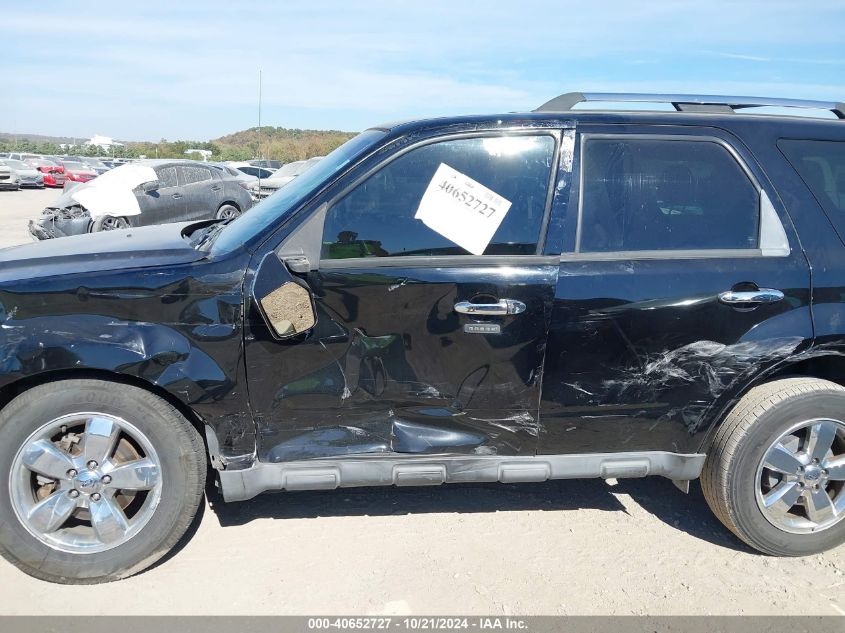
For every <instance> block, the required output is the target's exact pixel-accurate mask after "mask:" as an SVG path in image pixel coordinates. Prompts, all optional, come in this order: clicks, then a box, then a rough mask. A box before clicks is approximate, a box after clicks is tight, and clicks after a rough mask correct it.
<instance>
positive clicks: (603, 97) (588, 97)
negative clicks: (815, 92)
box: [534, 92, 845, 119]
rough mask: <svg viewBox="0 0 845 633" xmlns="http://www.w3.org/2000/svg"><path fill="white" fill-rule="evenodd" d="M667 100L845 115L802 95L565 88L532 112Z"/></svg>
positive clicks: (705, 106) (708, 108)
mask: <svg viewBox="0 0 845 633" xmlns="http://www.w3.org/2000/svg"><path fill="white" fill-rule="evenodd" d="M596 101H605V102H616V103H671V104H672V106H673V107H674V108H675V110H677V111H678V112H720V113H732V112H734V111H735V110H741V109H743V108H762V107H776V108H807V109H814V110H827V111H829V112H832V113H833V114H835V115H836V117H837V118H839V119H845V103H835V102H832V101H807V100H803V99H772V98H768V97H726V96H717V95H673V94H646V93H624V92H620V93H615V92H567V93H566V94H562V95H560V96H557V97H555V98H554V99H552V100H551V101H547V102H546V103H544V104H543V105H541V106H540V107H539V108H537V109H536V110H534V112H566V111H569V110H572V109H573V107H574V106H575V105H576V104H578V103H587V102H596Z"/></svg>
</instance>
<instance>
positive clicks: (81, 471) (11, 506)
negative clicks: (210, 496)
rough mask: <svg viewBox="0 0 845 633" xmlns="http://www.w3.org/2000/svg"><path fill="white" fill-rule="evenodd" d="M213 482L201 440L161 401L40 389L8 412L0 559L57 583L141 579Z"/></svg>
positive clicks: (3, 432)
mask: <svg viewBox="0 0 845 633" xmlns="http://www.w3.org/2000/svg"><path fill="white" fill-rule="evenodd" d="M205 473H206V460H205V451H204V448H203V444H202V440H201V439H200V437H199V434H198V433H197V431H196V429H194V427H193V426H191V424H190V423H189V422H188V421H187V420H186V419H185V418H184V417H183V416H182V415H181V414H180V413H179V412H178V411H176V410H175V409H174V408H173V407H172V406H171V405H169V404H168V403H167V402H165V401H164V400H162V399H161V398H159V397H157V396H155V395H153V394H151V393H149V392H147V391H144V390H142V389H139V388H137V387H132V386H129V385H123V384H117V383H110V382H105V381H99V380H65V381H60V382H55V383H50V384H46V385H42V386H39V387H35V388H33V389H31V390H29V391H27V392H25V393H23V394H21V395H20V396H18V397H17V398H15V399H14V400H13V401H12V402H10V403H9V404H8V405H7V406H6V407H5V408H4V409H3V410H2V411H0V474H2V475H3V477H4V479H5V480H6V481H8V494H2V495H0V523H2V524H3V526H4V528H3V530H2V531H0V550H2V553H3V555H4V556H5V557H6V558H7V559H8V560H10V561H11V562H12V563H14V564H15V565H17V566H18V567H19V568H21V569H22V570H23V571H25V572H26V573H28V574H30V575H32V576H35V577H37V578H42V579H44V580H49V581H53V582H61V583H73V584H88V583H97V582H107V581H110V580H117V579H119V578H124V577H126V576H129V575H132V574H134V573H137V572H139V571H141V570H143V569H145V568H147V567H149V566H150V565H152V564H153V563H154V562H156V561H157V560H158V559H159V558H161V557H162V556H163V555H164V554H166V553H167V552H168V551H169V550H170V549H171V548H172V547H173V546H174V545H175V544H176V542H177V541H178V540H179V538H180V537H181V536H182V534H184V532H185V530H186V529H187V527H188V526H189V525H190V522H191V520H192V519H193V517H194V515H195V513H196V510H197V507H198V505H199V502H200V500H201V498H202V494H203V490H204V484H205Z"/></svg>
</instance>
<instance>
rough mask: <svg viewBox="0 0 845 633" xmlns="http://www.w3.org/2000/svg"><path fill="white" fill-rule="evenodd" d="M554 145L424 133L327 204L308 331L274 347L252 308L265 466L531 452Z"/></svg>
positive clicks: (551, 137) (529, 138)
mask: <svg viewBox="0 0 845 633" xmlns="http://www.w3.org/2000/svg"><path fill="white" fill-rule="evenodd" d="M570 140H571V139H570ZM559 143H560V134H559V133H558V132H556V131H543V132H541V133H531V134H519V135H512V136H503V135H502V134H501V133H498V134H497V133H490V134H472V135H469V136H453V137H442V138H437V139H431V140H427V141H425V142H423V143H420V144H418V145H416V146H412V147H406V148H405V149H403V150H401V151H399V152H396V153H394V154H392V155H391V156H390V157H388V158H386V159H385V160H384V162H382V163H381V165H380V166H379V167H378V168H376V169H374V170H373V171H371V172H370V173H368V174H367V175H365V176H362V177H360V178H359V179H358V180H357V181H355V182H350V183H348V184H347V185H346V188H345V190H343V191H342V193H339V194H338V195H336V196H335V197H334V198H333V199H331V200H330V201H328V203H327V204H326V205H325V206H322V207H321V209H319V210H318V211H317V215H316V216H315V217H316V218H317V220H316V221H317V222H318V224H317V225H316V226H317V231H316V235H317V236H319V235H320V234H321V235H322V247H320V245H319V244H318V245H317V246H316V252H317V253H320V252H321V258H320V261H319V266H318V270H313V271H311V272H309V273H307V274H303V275H302V280H303V281H305V282H307V284H308V286H309V288H310V289H311V291H312V294H313V298H314V304H315V307H316V312H317V324H316V326H315V328H314V330H313V332H311V333H310V334H309V335H308V336H306V337H298V338H296V339H291V340H286V341H276V340H273V339H272V337H271V336H270V335H269V334H268V332H267V328H266V327H265V326H264V324H263V322H262V320H261V317H260V316H259V315H258V314H257V313H256V312H255V311H251V312H250V313H249V316H248V324H247V326H248V332H247V337H246V345H247V347H246V358H247V372H248V375H249V377H250V388H249V390H250V401H251V404H252V408H253V412H254V414H255V415H256V416H258V419H259V420H260V421H261V422H260V427H261V432H260V438H259V443H260V447H259V457H260V459H262V460H267V461H290V460H295V459H302V458H305V457H322V456H331V455H342V454H355V453H407V454H419V453H428V454H476V455H496V454H499V455H516V454H534V453H535V451H536V445H537V435H538V419H537V411H538V406H539V398H540V378H541V375H542V364H543V355H544V350H545V343H546V332H547V327H548V323H549V315H550V309H551V302H552V297H553V292H554V287H555V281H556V278H557V271H558V258H557V257H548V256H544V255H542V252H543V250H542V248H543V241H544V235H545V228H546V224H547V217H548V216H547V214H548V210H549V208H550V206H551V202H552V198H553V193H554V191H555V188H554V186H553V179H554V176H555V175H556V173H557V169H556V165H557V156H558V149H559V147H558V146H559ZM570 152H571V148H570ZM570 155H571V153H570ZM476 216H478V217H476ZM479 218H480V219H481V220H480V221H479V222H476V220H478V219H479ZM490 218H493V219H494V220H495V223H496V224H497V226H493V225H492V224H489V223H488V222H487V220H488V219H490ZM461 226H463V228H460V227H461ZM467 227H475V230H468V228H467ZM484 231H492V232H489V233H487V234H485V233H484ZM307 232H310V229H309V230H308V231H306V233H307ZM317 239H319V237H318V238H317ZM289 248H290V245H289V244H283V245H282V247H281V250H280V252H281V254H282V256H283V255H284V252H285V249H289ZM471 251H473V252H475V253H477V254H473V252H471Z"/></svg>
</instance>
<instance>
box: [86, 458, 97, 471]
mask: <svg viewBox="0 0 845 633" xmlns="http://www.w3.org/2000/svg"><path fill="white" fill-rule="evenodd" d="M87 466H88V468H89V469H90V470H94V469H95V468H96V467H97V462H95V461H94V460H93V459H92V460H91V461H90V462H88V464H87Z"/></svg>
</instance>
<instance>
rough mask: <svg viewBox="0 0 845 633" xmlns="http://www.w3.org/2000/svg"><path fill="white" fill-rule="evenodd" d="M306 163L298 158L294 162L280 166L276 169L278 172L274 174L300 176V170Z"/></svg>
mask: <svg viewBox="0 0 845 633" xmlns="http://www.w3.org/2000/svg"><path fill="white" fill-rule="evenodd" d="M304 165H305V161H304V160H297V161H294V162H292V163H288V164H287V165H285V166H284V167H280V168H279V169H277V170H276V173H275V174H273V175H274V176H277V177H278V176H298V175H299V172H300V171H301V170H302V167H303V166H304Z"/></svg>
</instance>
